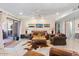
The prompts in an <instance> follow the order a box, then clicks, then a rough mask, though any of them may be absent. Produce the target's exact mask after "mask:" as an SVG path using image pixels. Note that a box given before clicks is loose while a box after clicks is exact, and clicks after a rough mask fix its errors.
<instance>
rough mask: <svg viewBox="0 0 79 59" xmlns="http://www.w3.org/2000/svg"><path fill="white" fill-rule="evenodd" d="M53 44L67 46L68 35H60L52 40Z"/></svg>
mask: <svg viewBox="0 0 79 59" xmlns="http://www.w3.org/2000/svg"><path fill="white" fill-rule="evenodd" d="M50 41H51V44H53V45H66V35H64V34H60V35H59V36H54V37H51V38H50Z"/></svg>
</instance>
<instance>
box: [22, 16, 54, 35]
mask: <svg viewBox="0 0 79 59" xmlns="http://www.w3.org/2000/svg"><path fill="white" fill-rule="evenodd" d="M28 24H50V27H49V28H28ZM52 29H53V30H54V31H55V18H54V17H53V16H47V17H44V18H43V19H35V18H32V17H26V18H24V20H22V21H21V34H25V31H26V30H28V32H29V33H30V32H31V31H32V30H38V31H39V30H44V31H45V30H46V31H47V32H48V33H50V32H51V31H52Z"/></svg>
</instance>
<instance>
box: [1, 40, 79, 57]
mask: <svg viewBox="0 0 79 59" xmlns="http://www.w3.org/2000/svg"><path fill="white" fill-rule="evenodd" d="M26 42H28V39H21V40H20V41H18V42H17V45H16V46H15V47H6V48H3V49H2V50H0V51H1V52H2V54H1V53H0V55H14V56H21V55H23V54H24V53H26V52H27V50H24V48H25V47H27V46H23V44H25V43H26ZM49 43H50V41H48V45H49V47H43V48H38V49H37V50H34V51H37V52H40V53H43V54H44V55H46V56H48V55H49V50H50V48H51V47H57V48H64V49H70V50H74V51H77V52H79V47H78V46H79V39H74V40H72V39H67V45H65V46H54V45H51V44H49ZM14 45H15V44H14ZM3 51H4V52H5V53H4V54H3Z"/></svg>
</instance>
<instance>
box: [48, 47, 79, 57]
mask: <svg viewBox="0 0 79 59" xmlns="http://www.w3.org/2000/svg"><path fill="white" fill-rule="evenodd" d="M49 56H79V53H78V52H75V51H72V50H67V49H62V48H54V47H52V48H50V51H49Z"/></svg>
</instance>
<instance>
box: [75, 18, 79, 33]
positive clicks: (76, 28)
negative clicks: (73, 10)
mask: <svg viewBox="0 0 79 59" xmlns="http://www.w3.org/2000/svg"><path fill="white" fill-rule="evenodd" d="M78 24H79V19H77V20H75V33H79V27H78Z"/></svg>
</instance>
